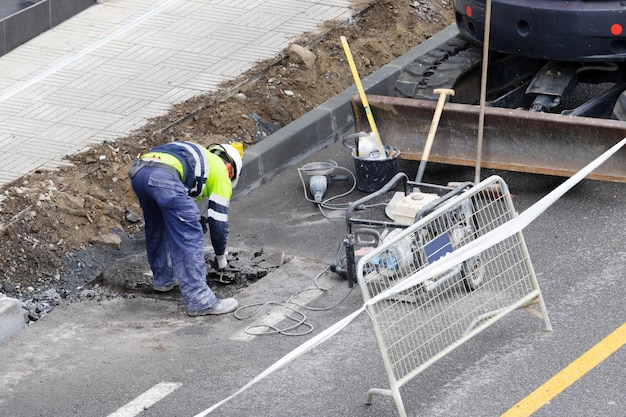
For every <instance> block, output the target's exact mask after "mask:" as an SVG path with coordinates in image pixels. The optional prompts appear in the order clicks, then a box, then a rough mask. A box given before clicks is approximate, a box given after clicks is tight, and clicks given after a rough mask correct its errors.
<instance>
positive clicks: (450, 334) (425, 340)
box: [356, 176, 551, 417]
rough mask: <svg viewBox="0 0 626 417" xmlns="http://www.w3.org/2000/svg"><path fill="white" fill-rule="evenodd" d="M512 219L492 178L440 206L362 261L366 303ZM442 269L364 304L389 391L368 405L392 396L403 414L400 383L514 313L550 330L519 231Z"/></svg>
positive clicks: (502, 188)
mask: <svg viewBox="0 0 626 417" xmlns="http://www.w3.org/2000/svg"><path fill="white" fill-rule="evenodd" d="M515 217H517V213H516V211H515V209H514V207H513V203H512V200H511V196H510V193H509V190H508V187H507V185H506V183H505V182H504V181H503V180H502V179H501V178H500V177H497V176H492V177H489V178H487V179H486V180H484V181H482V182H481V183H480V184H478V185H476V186H474V187H471V188H469V189H468V190H467V191H465V192H463V193H462V194H460V195H457V196H456V197H453V198H451V199H449V200H447V201H444V202H443V203H442V204H441V205H440V206H438V207H436V208H435V209H434V210H433V211H432V212H430V213H429V214H427V215H425V217H423V218H421V219H418V220H416V222H415V223H414V224H412V225H411V226H409V227H408V228H404V229H394V230H392V231H391V233H393V236H392V238H389V239H385V241H384V243H383V244H381V245H380V246H378V247H377V248H375V249H374V250H372V251H370V252H369V253H367V254H366V255H365V256H363V257H361V259H360V260H359V262H358V264H357V271H356V272H357V281H358V283H359V286H360V288H361V291H362V294H363V299H364V301H365V302H367V301H368V300H370V299H372V298H373V297H376V296H377V295H378V294H381V293H383V292H385V291H387V290H389V289H390V288H391V287H393V286H394V285H396V284H398V283H400V282H405V283H406V282H408V281H407V280H410V279H415V275H416V274H417V273H418V272H419V271H421V270H422V269H424V268H426V267H427V266H429V265H431V264H432V263H433V262H435V261H437V260H439V261H440V262H446V258H445V255H446V254H448V253H450V252H453V251H455V250H458V249H459V248H461V247H463V246H464V245H467V244H468V243H470V242H472V241H473V240H475V239H477V238H478V237H480V236H483V235H485V234H486V233H488V232H490V231H492V230H494V229H495V228H497V227H499V226H502V225H504V224H505V223H507V222H508V221H509V220H511V219H513V218H515ZM391 233H390V234H391ZM440 258H442V259H440ZM446 269H447V270H446V272H444V273H440V274H437V275H432V274H431V275H428V274H427V275H425V276H423V277H421V278H419V279H416V282H415V283H411V285H410V287H409V288H408V289H406V290H403V291H401V292H399V293H398V294H396V295H394V296H393V297H388V298H384V299H382V300H381V301H378V302H376V303H370V304H368V305H367V312H368V314H369V317H370V321H371V324H372V327H373V330H374V333H375V336H376V340H377V343H378V347H379V349H380V352H381V355H382V359H383V363H384V366H385V369H386V371H387V374H388V377H389V382H390V389H380V388H373V389H370V390H369V391H368V395H367V403H368V404H370V403H371V401H372V397H373V395H375V394H380V395H387V396H391V397H393V399H394V401H395V403H396V406H397V408H398V412H399V413H400V415H401V416H402V417H404V416H406V411H405V409H404V405H403V403H402V398H401V396H400V391H399V390H400V388H401V387H402V386H403V385H404V384H406V383H407V382H409V381H410V380H411V379H412V378H413V377H415V376H416V375H417V374H419V373H420V372H422V371H424V370H425V369H426V368H428V367H429V366H430V365H432V364H433V363H435V362H436V361H437V360H439V359H441V358H442V357H444V356H445V355H446V354H448V353H450V352H451V351H452V350H453V349H455V348H457V347H459V346H460V345H461V344H463V343H464V342H466V341H467V340H469V339H470V338H472V337H474V336H475V335H476V334H478V333H479V332H480V331H482V330H484V329H485V328H487V327H488V326H490V325H491V324H493V323H495V322H496V321H498V320H499V319H501V318H502V317H504V316H505V315H506V314H508V313H510V312H512V311H514V310H516V309H519V308H526V309H528V310H529V311H530V312H532V313H533V314H535V315H537V316H538V317H540V318H542V319H543V320H544V322H545V326H546V330H548V331H549V330H551V325H550V321H549V318H548V314H547V311H546V307H545V304H544V301H543V298H542V295H541V291H540V289H539V285H538V283H537V278H536V276H535V272H534V270H533V266H532V263H531V261H530V257H529V254H528V250H527V248H526V243H525V241H524V238H523V236H522V233H521V232H518V233H516V234H514V235H512V236H511V237H509V238H507V239H505V240H503V241H501V242H499V243H496V244H493V245H490V246H489V247H488V248H487V249H485V250H482V251H481V252H480V253H479V254H477V255H475V256H473V257H471V258H469V259H467V260H465V261H463V262H461V263H456V264H450V265H449V268H448V265H446Z"/></svg>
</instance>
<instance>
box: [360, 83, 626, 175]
mask: <svg viewBox="0 0 626 417" xmlns="http://www.w3.org/2000/svg"><path fill="white" fill-rule="evenodd" d="M366 97H367V101H368V104H369V107H370V109H371V111H372V115H373V118H374V121H375V123H376V126H377V128H378V132H379V134H380V138H381V140H382V142H383V143H384V144H385V145H389V146H395V147H397V148H398V149H400V151H401V158H403V159H410V160H420V159H421V155H422V151H423V149H424V144H425V141H426V137H427V135H428V130H429V128H430V125H431V120H432V118H433V115H434V112H435V106H436V105H437V102H436V101H431V100H419V99H411V98H400V97H388V96H377V95H367V96H366ZM351 105H352V111H353V114H354V124H355V129H356V131H357V132H358V131H369V130H370V129H369V124H368V120H367V117H366V113H365V110H364V108H363V104H362V102H361V100H360V98H359V97H358V96H357V95H355V96H353V97H352V100H351ZM479 116H480V107H479V106H476V105H467V104H456V103H446V105H445V107H444V109H443V114H442V115H441V119H440V122H439V126H438V129H437V134H436V136H435V139H434V142H433V144H432V148H431V151H430V155H429V158H428V161H429V162H436V163H442V164H450V165H462V166H475V165H476V156H477V142H478V123H479ZM624 137H626V122H623V121H617V120H608V119H595V118H589V117H576V116H563V115H556V114H549V113H537V112H530V111H527V110H513V109H503V108H496V107H486V108H485V114H484V129H483V149H482V155H481V168H493V169H499V170H508V171H517V172H529V173H535V174H546V175H556V176H564V177H569V176H571V175H573V174H574V173H576V172H577V171H578V170H580V169H581V168H582V167H584V166H585V165H586V164H587V163H589V161H591V160H593V159H594V158H595V157H596V156H598V155H600V154H601V153H603V152H604V151H606V150H607V149H609V148H610V147H611V146H613V145H615V144H616V143H617V142H619V141H620V140H621V139H623V138H624ZM588 178H591V179H595V180H602V181H613V182H626V151H624V150H622V151H620V152H618V153H617V154H615V155H614V156H613V157H612V158H610V159H609V160H608V161H606V162H605V163H604V164H603V165H601V166H600V167H599V168H598V169H597V170H595V171H594V172H593V173H592V174H590V175H589V177H588Z"/></svg>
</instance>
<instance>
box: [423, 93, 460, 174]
mask: <svg viewBox="0 0 626 417" xmlns="http://www.w3.org/2000/svg"><path fill="white" fill-rule="evenodd" d="M433 92H434V93H435V94H439V100H438V101H437V107H435V115H434V116H433V121H432V122H431V124H430V130H429V131H428V136H427V137H426V144H425V145H424V152H422V160H421V161H420V166H419V168H418V169H417V176H416V177H415V182H421V181H422V177H423V176H424V170H425V169H426V161H428V156H429V155H430V148H431V147H432V146H433V140H434V139H435V133H436V132H437V126H439V119H440V118H441V113H442V112H443V105H444V104H445V102H446V98H447V97H448V96H453V95H454V90H452V89H449V88H436V89H435V90H434V91H433Z"/></svg>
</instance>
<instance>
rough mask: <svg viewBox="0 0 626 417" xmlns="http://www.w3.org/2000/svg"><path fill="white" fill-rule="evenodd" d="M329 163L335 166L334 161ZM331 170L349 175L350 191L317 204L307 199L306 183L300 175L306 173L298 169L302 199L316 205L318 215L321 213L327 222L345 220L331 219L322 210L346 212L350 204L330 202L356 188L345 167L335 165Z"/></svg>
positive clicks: (352, 175) (351, 175) (341, 217)
mask: <svg viewBox="0 0 626 417" xmlns="http://www.w3.org/2000/svg"><path fill="white" fill-rule="evenodd" d="M331 162H332V163H335V164H336V162H335V161H331ZM333 170H340V171H345V172H346V173H347V174H349V177H350V178H351V179H352V186H351V187H350V189H349V190H348V191H346V192H344V193H341V194H338V195H335V196H332V197H329V198H327V199H325V200H323V201H322V202H319V203H318V202H317V201H315V200H314V199H312V198H310V197H309V194H308V191H307V190H308V186H307V182H306V180H305V178H304V176H303V175H302V173H303V172H306V170H303V169H302V168H298V175H299V176H300V181H301V182H302V189H303V192H304V198H305V199H306V201H309V202H311V203H315V204H317V206H318V208H319V210H320V213H322V216H324V217H325V218H327V219H329V220H337V219H344V218H345V217H344V216H333V217H331V216H329V215H328V214H326V212H324V209H326V210H335V211H340V210H347V209H348V205H349V204H350V203H333V204H331V201H334V200H336V199H338V198H342V197H345V196H348V195H350V194H351V193H352V192H353V191H354V189H355V188H356V177H355V175H354V174H353V173H352V171H350V170H349V169H347V168H345V167H342V166H338V165H335V166H334V167H333ZM331 181H332V179H331Z"/></svg>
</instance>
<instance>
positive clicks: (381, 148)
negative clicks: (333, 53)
mask: <svg viewBox="0 0 626 417" xmlns="http://www.w3.org/2000/svg"><path fill="white" fill-rule="evenodd" d="M341 44H342V45H343V50H344V51H345V53H346V57H347V58H348V65H350V71H352V77H353V78H354V84H355V85H356V89H357V91H358V92H359V97H361V101H362V102H363V108H364V109H365V115H366V116H367V121H368V122H369V124H370V128H371V129H372V133H373V134H374V139H375V141H376V147H377V148H378V151H379V152H380V154H381V155H382V156H386V153H385V147H384V146H383V143H382V141H381V140H380V135H379V134H378V128H377V127H376V123H375V122H374V116H373V115H372V110H371V109H370V105H369V103H368V101H367V97H366V96H365V91H364V90H363V85H362V84H361V79H360V78H359V73H358V72H357V70H356V65H354V59H353V58H352V53H351V52H350V47H349V46H348V41H347V40H346V37H345V36H342V37H341Z"/></svg>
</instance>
